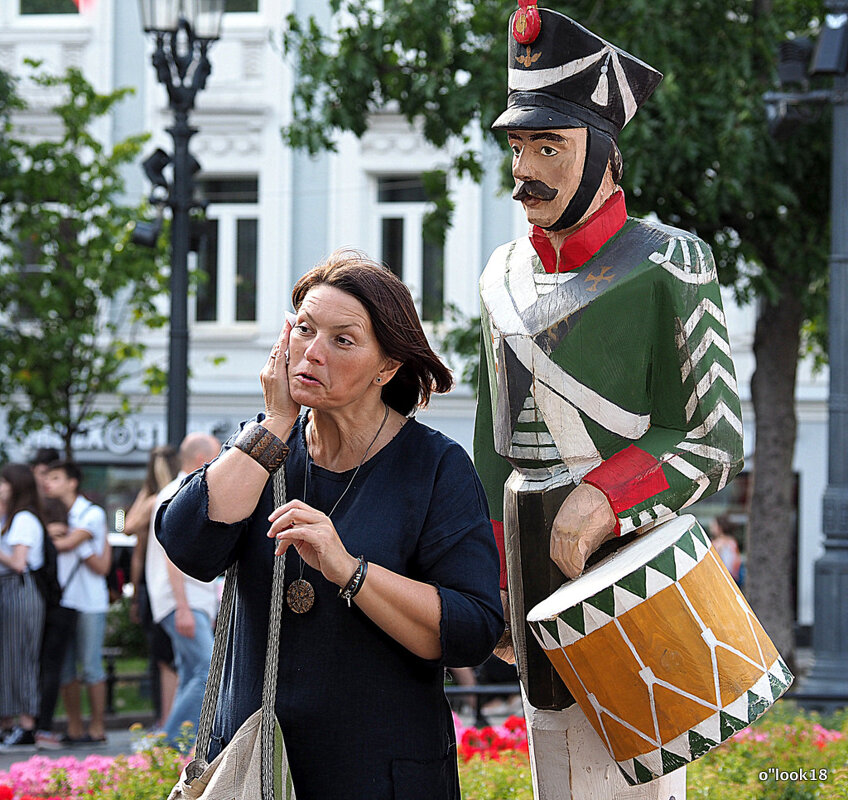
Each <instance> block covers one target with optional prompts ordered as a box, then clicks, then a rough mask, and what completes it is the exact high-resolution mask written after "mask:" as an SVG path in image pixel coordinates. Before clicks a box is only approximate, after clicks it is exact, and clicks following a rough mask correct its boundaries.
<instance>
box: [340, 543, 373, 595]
mask: <svg viewBox="0 0 848 800" xmlns="http://www.w3.org/2000/svg"><path fill="white" fill-rule="evenodd" d="M358 558H359V566H358V567H357V568H356V571H355V572H354V573H353V575H351V578H350V580H349V581H348V582H347V583H346V584H345V586H344V588H343V589H339V597H341V598H342V600H346V601H347V607H348V608H350V601H351V600H353V598H354V597H356V593H357V592H358V591H359V590H360V589H361V588H362V584H363V583H365V575H366V574H367V572H368V562H367V561H366V560H365V556H358Z"/></svg>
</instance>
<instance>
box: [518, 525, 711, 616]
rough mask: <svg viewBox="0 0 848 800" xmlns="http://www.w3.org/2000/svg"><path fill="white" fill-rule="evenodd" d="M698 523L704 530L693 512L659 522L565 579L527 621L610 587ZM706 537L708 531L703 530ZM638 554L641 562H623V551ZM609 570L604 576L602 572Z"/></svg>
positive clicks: (571, 606) (554, 612)
mask: <svg viewBox="0 0 848 800" xmlns="http://www.w3.org/2000/svg"><path fill="white" fill-rule="evenodd" d="M693 525H697V526H698V527H699V528H700V529H701V530H702V531H703V530H704V529H703V527H702V526H701V524H700V523H699V522H698V520H697V518H696V517H695V515H694V514H682V515H680V516H675V517H673V518H672V519H669V520H667V521H665V522H662V523H660V524H659V525H657V526H656V527H655V528H653V529H651V530H650V531H648V532H647V533H646V534H644V535H643V536H640V537H638V538H637V539H635V540H634V541H633V542H631V543H630V544H629V545H627V546H626V547H624V548H622V549H621V550H617V551H616V552H614V553H611V554H610V555H609V556H607V557H606V558H605V559H603V560H602V561H599V562H598V563H597V564H594V565H592V566H591V567H590V568H589V569H587V570H586V572H584V573H583V574H582V575H580V576H579V577H578V578H575V579H574V580H572V581H566V582H565V583H564V584H563V585H562V586H560V587H559V589H557V590H556V591H554V592H553V593H552V594H550V595H549V596H548V597H546V598H545V599H544V600H542V601H541V602H539V603H537V604H536V605H535V606H533V608H532V609H530V611H529V612H528V614H527V622H528V623H539V622H546V621H550V620H553V619H556V617H558V616H559V615H560V614H562V613H563V612H564V611H567V610H568V609H570V608H573V607H574V606H576V605H578V604H579V603H583V602H585V601H586V600H588V599H589V598H590V597H594V596H595V595H596V594H598V592H601V591H603V590H604V589H607V588H609V587H610V586H612V585H613V584H615V583H617V582H618V581H620V580H621V579H622V578H624V577H626V576H627V575H630V574H632V573H633V572H634V571H635V570H636V569H639V568H640V567H641V566H644V565H645V564H647V563H648V562H649V561H651V560H652V559H653V558H655V557H656V556H658V555H659V554H660V553H662V552H663V551H664V550H666V549H667V548H668V547H671V546H672V545H673V544H674V543H675V542H676V541H677V540H678V539H679V538H680V537H681V536H682V535H683V534H684V533H686V531H688V530H689V529H691V528H692V526H693ZM704 535H705V537H706V533H705V534H704ZM625 552H626V553H628V554H630V555H636V557H637V558H638V563H637V565H636V566H633V565H632V563H628V564H623V563H616V562H621V561H622V559H621V558H620V557H621V555H622V554H623V553H625ZM602 572H607V573H608V574H606V575H604V576H603V577H602V579H599V578H598V575H599V573H602Z"/></svg>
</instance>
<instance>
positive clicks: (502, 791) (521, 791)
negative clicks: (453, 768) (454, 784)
mask: <svg viewBox="0 0 848 800" xmlns="http://www.w3.org/2000/svg"><path fill="white" fill-rule="evenodd" d="M459 783H460V785H461V787H462V797H463V800H502V798H504V799H505V798H515V800H533V782H532V780H531V778H530V762H529V761H528V759H527V755H526V754H525V753H515V754H506V755H501V756H500V758H497V759H495V758H487V757H485V756H479V755H475V756H473V757H472V758H470V759H469V760H468V761H466V762H464V763H463V761H462V760H460V763H459Z"/></svg>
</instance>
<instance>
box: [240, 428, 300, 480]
mask: <svg viewBox="0 0 848 800" xmlns="http://www.w3.org/2000/svg"><path fill="white" fill-rule="evenodd" d="M233 447H235V448H237V449H238V450H241V451H242V453H246V454H247V455H249V456H250V457H251V458H252V459H253V460H254V461H255V462H256V463H257V464H259V466H261V467H263V468H264V469H266V470H267V471H268V474H269V475H273V474H274V473H275V472H276V471H277V470H278V469H279V468H280V467H281V466H282V465H283V462H284V461H285V460H286V456H288V454H289V448H288V445H287V444H286V443H285V442H284V441H283V440H282V439H280V438H279V437H277V436H275V435H274V434H273V433H271V431H269V430H268V429H267V428H266V427H264V426H262V425H260V424H259V423H258V422H251V423H250V424H249V425H245V426H244V429H243V430H242V432H241V433H240V434H239V435H238V438H237V439H236V440H235V441H234V442H233Z"/></svg>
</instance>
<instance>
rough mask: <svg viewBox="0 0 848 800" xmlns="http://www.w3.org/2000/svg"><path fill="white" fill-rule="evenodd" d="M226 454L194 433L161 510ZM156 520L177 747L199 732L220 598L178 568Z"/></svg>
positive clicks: (156, 594)
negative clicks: (187, 726)
mask: <svg viewBox="0 0 848 800" xmlns="http://www.w3.org/2000/svg"><path fill="white" fill-rule="evenodd" d="M220 449H221V444H220V442H219V441H218V440H217V439H216V438H215V437H214V436H211V435H209V434H205V433H190V434H188V436H186V437H185V439H183V442H182V444H181V445H180V473H179V475H177V477H176V478H175V479H174V480H173V481H172V482H171V483H169V484H168V485H167V486H166V487H165V488H164V489H162V491H161V492H159V494H158V495H157V497H156V508H158V507H159V506H160V505H161V504H162V503H163V502H164V501H165V500H167V499H169V498H170V497H173V495H175V494H176V493H177V490H178V489H179V488H180V485H181V484H182V481H183V478H185V476H186V475H187V474H189V473H190V472H194V471H195V470H196V469H199V468H200V467H202V466H203V465H204V464H205V463H207V462H209V461H211V460H212V459H213V458H215V456H217V455H218V451H219V450H220ZM155 518H156V514H155V513H154V514H153V515H152V516H151V519H150V535H149V536H148V538H147V555H146V558H145V565H144V574H145V578H146V581H147V592H148V595H149V598H150V609H151V612H152V614H153V621H154V622H158V623H159V624H161V625H162V627H163V628H164V629H165V631H166V632H167V634H168V636H169V637H170V639H171V645H172V646H173V648H174V659H175V661H176V666H177V680H178V684H177V693H176V695H175V697H174V704H173V706H172V707H171V713H170V715H169V716H168V719H167V720H166V721H165V725H164V733H165V735H166V737H167V741H168V743H169V744H171V745H176V744H177V740H178V738H179V736H180V734H181V726H182V724H183V723H184V722H191V724H192V725H193V726H194V729H195V732H196V729H197V723H198V719H199V717H200V706H201V703H202V702H203V692H204V691H205V689H206V677H207V675H208V673H209V661H210V660H211V658H212V642H213V636H212V621H213V620H214V619H215V615H216V613H217V606H218V594H217V591H216V589H215V586H214V584H212V583H203V582H201V581H199V580H196V579H195V578H191V577H189V576H188V575H186V574H185V573H183V572H180V570H179V569H177V567H175V566H174V564H173V563H172V562H171V561H170V559H169V558H168V556H167V555H165V550H164V548H163V547H162V545H161V544H160V543H159V540H158V539H157V538H156V534H155V533H154V530H153V522H154V520H155ZM192 737H193V734H192Z"/></svg>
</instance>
